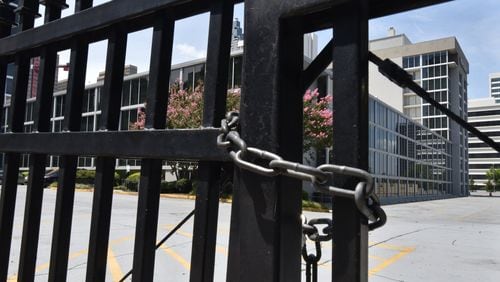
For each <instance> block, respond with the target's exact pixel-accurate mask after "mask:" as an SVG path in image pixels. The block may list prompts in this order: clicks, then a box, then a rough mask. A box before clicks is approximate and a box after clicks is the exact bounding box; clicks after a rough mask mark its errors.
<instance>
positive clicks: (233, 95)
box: [129, 83, 240, 130]
mask: <svg viewBox="0 0 500 282" xmlns="http://www.w3.org/2000/svg"><path fill="white" fill-rule="evenodd" d="M226 107H227V109H228V111H237V110H238V109H239V107H240V89H230V90H228V92H227V101H226ZM202 118H203V84H199V85H198V86H197V87H196V88H195V89H194V90H191V89H189V90H186V89H183V88H182V83H176V84H174V85H173V86H172V87H171V88H170V96H169V99H168V107H167V128H171V129H180V128H199V127H201V122H202ZM145 119H146V114H145V112H144V111H143V110H139V112H138V114H137V121H136V122H134V123H131V124H130V126H129V129H131V130H141V129H144V123H145Z"/></svg>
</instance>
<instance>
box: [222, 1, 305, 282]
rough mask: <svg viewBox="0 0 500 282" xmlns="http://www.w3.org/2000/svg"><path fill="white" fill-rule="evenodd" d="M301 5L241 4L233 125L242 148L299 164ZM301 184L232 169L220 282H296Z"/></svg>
mask: <svg viewBox="0 0 500 282" xmlns="http://www.w3.org/2000/svg"><path fill="white" fill-rule="evenodd" d="M301 4H303V3H302V2H301V1H267V0H249V1H246V2H245V52H244V58H243V61H244V66H243V87H242V101H241V106H240V112H241V114H240V124H241V134H242V138H243V139H244V140H245V141H247V143H248V146H252V147H257V148H259V149H263V150H268V151H271V152H275V153H278V154H280V155H281V156H282V157H283V158H285V159H287V160H290V161H296V162H302V94H303V93H302V85H301V80H300V75H301V72H302V68H303V41H302V40H303V39H302V38H303V35H302V30H301V29H300V28H296V26H297V25H300V23H298V22H295V21H294V20H289V19H283V17H282V15H283V14H285V13H286V12H287V11H289V10H290V9H291V8H293V7H294V6H300V5H301ZM300 212H301V182H300V181H298V180H292V179H285V178H281V177H265V176H260V175H257V174H255V173H252V172H250V171H247V170H239V169H235V187H234V191H233V205H232V214H231V236H230V242H229V259H228V273H227V281H241V282H245V281H248V282H250V281H269V282H278V281H287V282H296V281H300V263H301V261H300V260H301V258H300V249H301V239H302V237H301V224H300Z"/></svg>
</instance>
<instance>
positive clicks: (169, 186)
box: [160, 181, 177, 194]
mask: <svg viewBox="0 0 500 282" xmlns="http://www.w3.org/2000/svg"><path fill="white" fill-rule="evenodd" d="M175 186H176V182H175V181H170V182H168V181H162V182H161V184H160V193H169V194H172V193H175V192H177V190H176V188H175Z"/></svg>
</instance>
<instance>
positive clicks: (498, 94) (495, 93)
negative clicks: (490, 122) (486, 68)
mask: <svg viewBox="0 0 500 282" xmlns="http://www.w3.org/2000/svg"><path fill="white" fill-rule="evenodd" d="M488 82H489V83H488V84H489V90H490V97H491V98H493V99H495V102H496V103H500V72H497V73H490V75H489V80H488Z"/></svg>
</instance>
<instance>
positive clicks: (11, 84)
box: [5, 77, 14, 94]
mask: <svg viewBox="0 0 500 282" xmlns="http://www.w3.org/2000/svg"><path fill="white" fill-rule="evenodd" d="M5 82H6V85H5V93H7V94H12V93H13V92H14V90H13V89H14V80H13V79H12V78H10V77H7V79H6V81H5Z"/></svg>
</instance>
